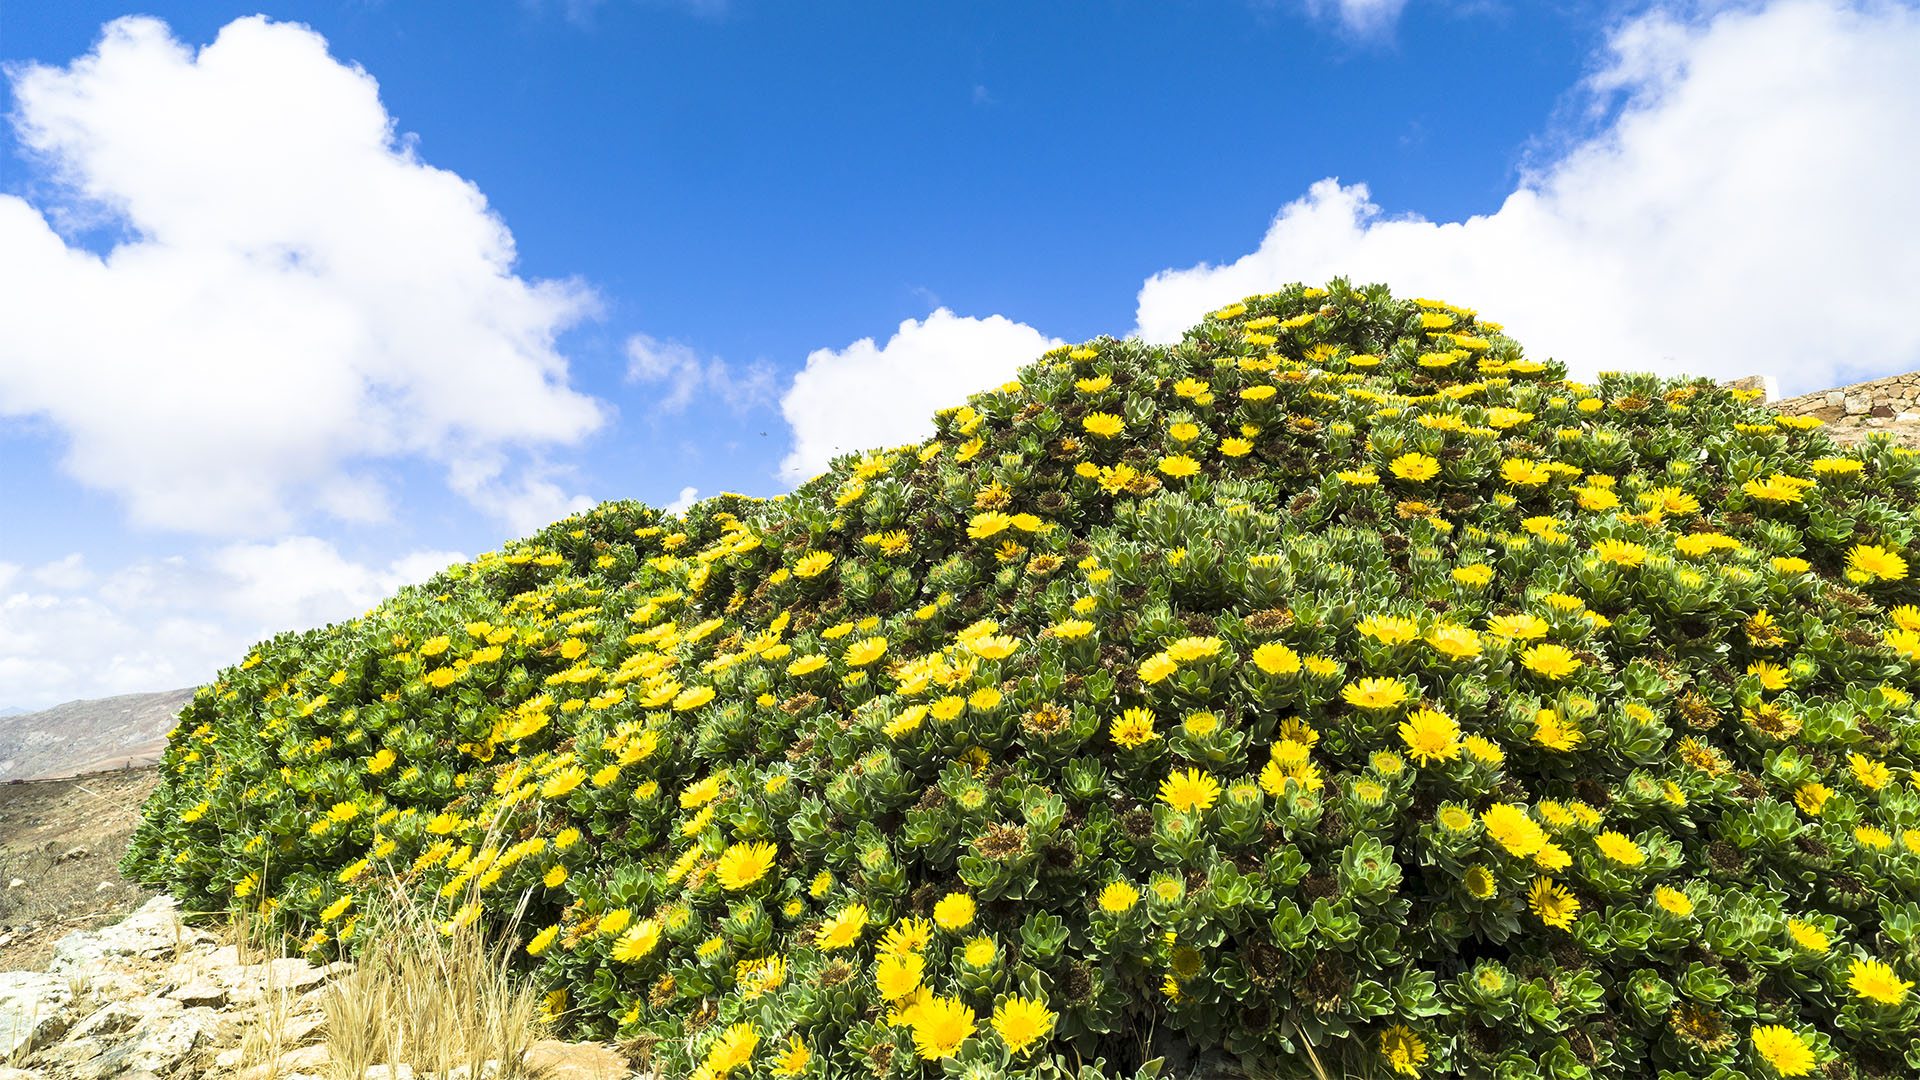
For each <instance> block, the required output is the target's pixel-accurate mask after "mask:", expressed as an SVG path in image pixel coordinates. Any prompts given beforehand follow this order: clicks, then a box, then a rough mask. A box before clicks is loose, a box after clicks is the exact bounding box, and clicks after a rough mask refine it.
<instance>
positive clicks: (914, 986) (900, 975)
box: [873, 953, 927, 1001]
mask: <svg viewBox="0 0 1920 1080" xmlns="http://www.w3.org/2000/svg"><path fill="white" fill-rule="evenodd" d="M926 971H927V960H926V957H923V956H921V955H920V954H919V953H905V954H896V953H889V954H887V955H885V956H882V957H881V958H880V960H879V962H877V963H876V964H874V965H873V985H874V986H875V988H877V989H878V990H879V991H880V996H881V997H882V998H883V999H885V1000H887V1001H899V1000H901V999H903V998H908V997H912V996H913V993H914V991H916V990H918V989H920V982H921V980H922V979H923V978H925V977H926Z"/></svg>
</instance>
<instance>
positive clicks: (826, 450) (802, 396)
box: [780, 308, 1060, 483]
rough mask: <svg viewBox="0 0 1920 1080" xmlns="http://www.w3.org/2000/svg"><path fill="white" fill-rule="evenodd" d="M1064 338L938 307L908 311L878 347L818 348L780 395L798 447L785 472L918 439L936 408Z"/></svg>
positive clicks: (793, 477)
mask: <svg viewBox="0 0 1920 1080" xmlns="http://www.w3.org/2000/svg"><path fill="white" fill-rule="evenodd" d="M1059 344H1060V342H1059V341H1057V340H1055V339H1053V338H1049V337H1048V336H1046V335H1045V334H1042V333H1041V332H1040V331H1038V330H1035V329H1034V328H1033V327H1031V326H1028V325H1026V324H1025V323H1017V322H1014V321H1012V320H1011V319H1008V318H1006V317H1004V316H1001V315H990V316H988V317H986V318H984V319H976V318H972V317H964V318H963V317H961V316H958V315H955V314H954V313H953V312H951V311H949V310H947V309H946V308H940V309H939V310H937V311H935V312H934V313H933V314H931V315H929V316H927V317H926V319H924V320H914V319H908V320H906V321H905V322H903V323H901V324H900V329H899V330H898V331H897V332H896V333H895V334H894V335H893V337H892V338H890V339H888V341H887V343H886V344H885V345H882V346H876V345H875V344H874V343H873V339H872V338H861V339H860V340H859V341H856V342H854V343H853V344H851V345H848V346H847V347H846V348H844V349H839V350H834V349H815V350H814V351H813V352H811V353H808V354H807V366H806V369H805V370H803V371H801V372H799V373H798V374H796V375H795V376H794V377H793V385H792V386H791V387H790V388H789V389H788V390H787V393H786V396H784V397H782V398H781V399H780V411H781V412H782V413H783V414H785V416H786V418H787V423H788V424H790V425H792V427H793V450H792V452H790V453H789V454H787V456H786V459H785V460H783V461H782V462H781V463H780V473H781V475H782V476H783V477H785V478H786V479H787V480H788V481H790V482H793V483H798V482H800V481H803V480H806V479H807V478H808V477H810V476H814V475H816V474H818V473H820V472H822V471H824V470H825V469H826V467H827V465H828V464H829V463H830V462H831V461H832V460H833V459H834V458H835V457H838V456H839V455H841V454H846V453H852V452H855V451H860V450H868V449H873V448H876V447H882V446H898V445H900V444H902V443H910V442H917V441H918V440H920V439H924V438H926V437H927V436H928V435H931V434H932V433H933V414H934V411H935V410H937V409H943V408H947V407H949V406H952V405H958V404H960V403H961V402H963V401H965V400H966V398H967V395H969V394H974V393H978V392H979V391H982V390H987V389H990V388H992V387H994V386H997V385H999V384H1000V383H1003V382H1006V381H1007V380H1008V379H1010V378H1012V377H1013V376H1014V374H1015V373H1016V372H1017V371H1018V370H1019V369H1020V367H1021V366H1022V365H1023V364H1026V363H1028V362H1030V361H1032V360H1034V359H1036V358H1037V357H1039V355H1040V354H1041V353H1043V352H1046V351H1047V350H1048V349H1051V348H1053V347H1054V346H1056V345H1059Z"/></svg>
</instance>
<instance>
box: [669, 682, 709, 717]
mask: <svg viewBox="0 0 1920 1080" xmlns="http://www.w3.org/2000/svg"><path fill="white" fill-rule="evenodd" d="M713 693H714V691H713V687H711V686H693V687H688V688H687V689H685V690H682V691H681V692H680V693H679V694H678V695H677V696H675V697H674V699H673V708H674V710H675V711H676V712H687V711H689V710H692V709H697V708H699V707H700V706H702V705H705V704H706V703H707V702H709V701H712V700H713Z"/></svg>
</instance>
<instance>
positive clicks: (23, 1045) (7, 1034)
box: [0, 971, 73, 1061]
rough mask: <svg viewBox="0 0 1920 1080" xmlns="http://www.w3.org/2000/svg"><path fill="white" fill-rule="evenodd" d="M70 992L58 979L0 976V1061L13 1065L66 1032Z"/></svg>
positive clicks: (21, 974)
mask: <svg viewBox="0 0 1920 1080" xmlns="http://www.w3.org/2000/svg"><path fill="white" fill-rule="evenodd" d="M72 1003H73V991H72V990H71V989H69V988H68V986H67V980H66V979H65V978H64V977H62V976H58V975H43V974H41V973H39V972H37V971H8V972H0V1061H13V1060H15V1059H16V1058H19V1057H22V1056H25V1055H26V1054H27V1053H29V1052H31V1051H33V1050H35V1049H37V1048H39V1047H42V1046H45V1045H46V1044H47V1043H49V1042H52V1041H53V1040H54V1039H57V1038H59V1037H60V1036H61V1035H62V1034H63V1033H65V1032H66V1030H67V1027H68V1025H69V1024H71V1023H72V1022H73V1018H72V1017H71V1016H70V1015H68V1011H69V1010H68V1006H69V1005H71V1004H72Z"/></svg>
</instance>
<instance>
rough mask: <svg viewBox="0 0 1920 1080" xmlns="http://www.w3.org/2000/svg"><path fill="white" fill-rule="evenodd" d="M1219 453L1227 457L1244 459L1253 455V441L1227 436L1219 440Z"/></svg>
mask: <svg viewBox="0 0 1920 1080" xmlns="http://www.w3.org/2000/svg"><path fill="white" fill-rule="evenodd" d="M1220 453H1222V454H1223V455H1225V456H1227V457H1245V456H1247V455H1248V454H1251V453H1253V440H1252V439H1242V438H1239V437H1237V436H1229V437H1227V438H1224V439H1221V440H1220Z"/></svg>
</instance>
